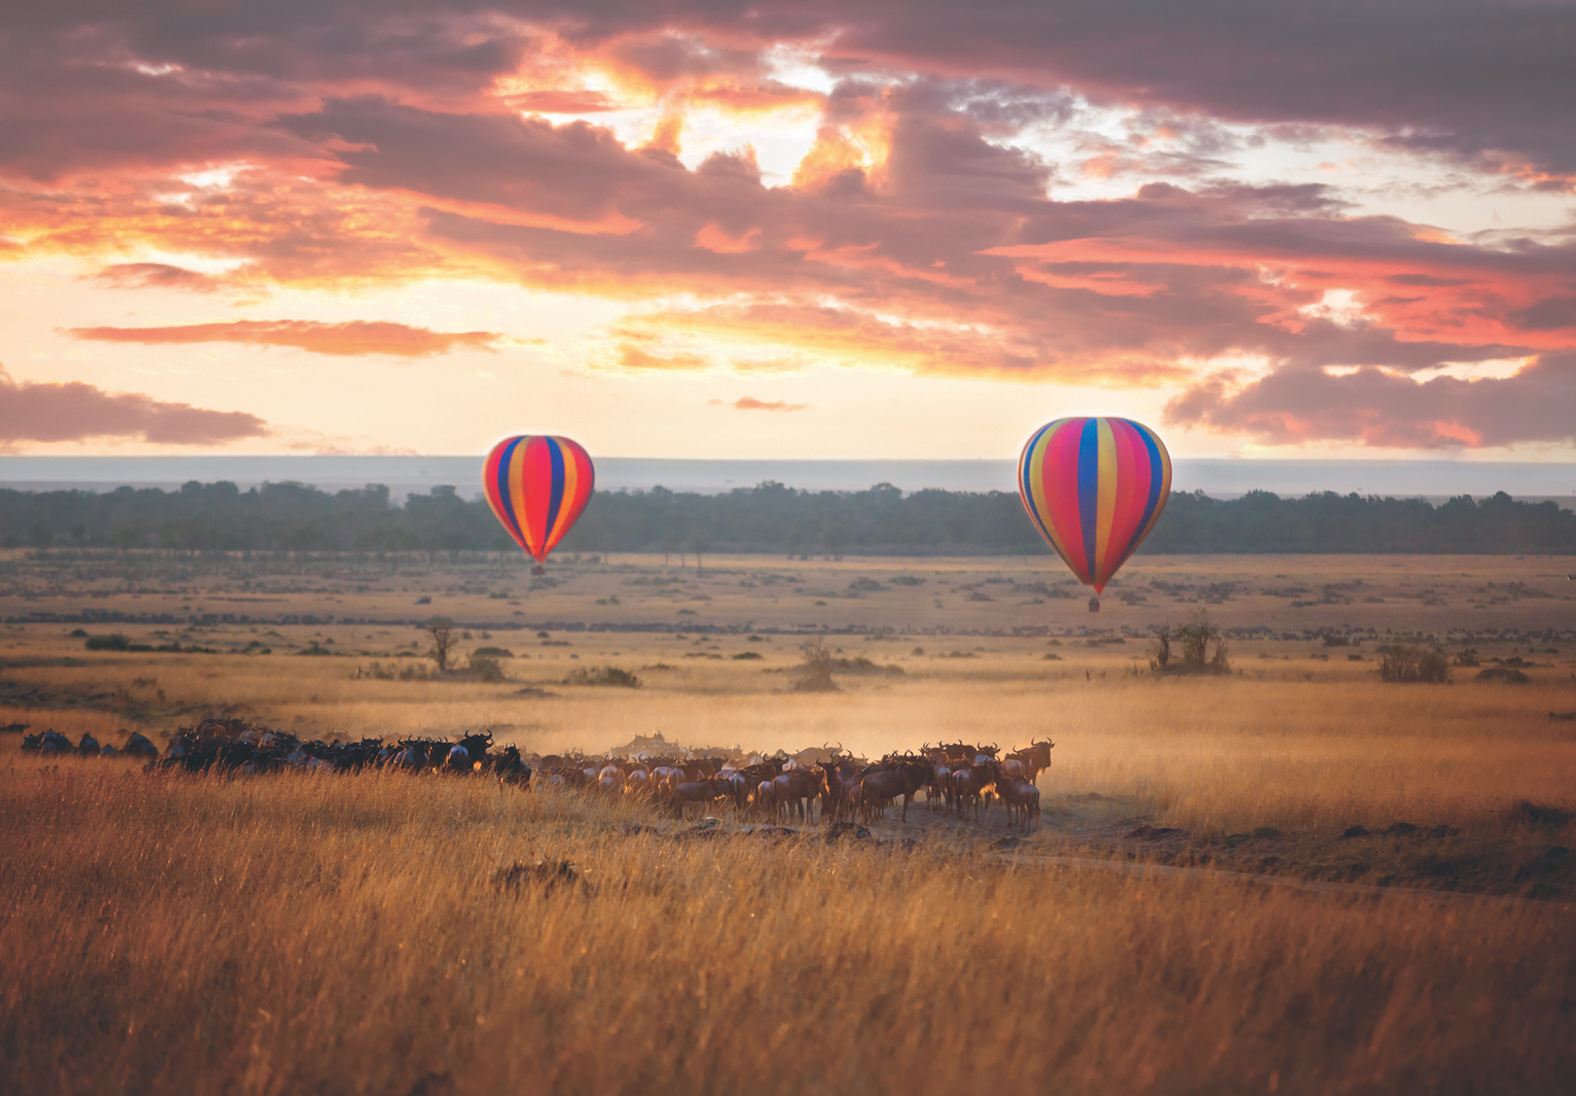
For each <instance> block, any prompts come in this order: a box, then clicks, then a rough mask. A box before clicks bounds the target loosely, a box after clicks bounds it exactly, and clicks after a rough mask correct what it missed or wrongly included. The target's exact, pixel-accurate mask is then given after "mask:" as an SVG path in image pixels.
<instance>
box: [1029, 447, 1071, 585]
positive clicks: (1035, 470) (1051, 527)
mask: <svg viewBox="0 0 1576 1096" xmlns="http://www.w3.org/2000/svg"><path fill="white" fill-rule="evenodd" d="M1055 434H1056V430H1055V429H1051V430H1046V431H1044V432H1043V433H1042V434H1041V435H1040V439H1039V441H1038V442H1036V443H1035V446H1034V450H1033V452H1031V453H1030V454H1029V489H1030V490H1031V491H1033V492H1034V512H1035V513H1036V514H1037V515H1039V516H1040V521H1041V523H1042V524H1043V526H1044V527H1045V535H1046V538H1047V539H1049V540H1050V542H1051V547H1052V548H1055V549H1056V551H1057V552H1058V553H1059V554H1060V555H1061V557H1062V559H1063V560H1064V561H1065V560H1066V559H1067V546H1066V545H1065V544H1063V543H1062V537H1061V533H1060V531H1059V530H1058V529H1057V528H1056V522H1055V521H1053V520H1052V519H1051V516H1050V515H1051V507H1050V503H1049V502H1047V501H1046V498H1045V454H1046V453H1047V452H1049V451H1050V448H1051V439H1052V438H1053V437H1054V436H1055Z"/></svg>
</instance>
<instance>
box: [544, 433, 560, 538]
mask: <svg viewBox="0 0 1576 1096" xmlns="http://www.w3.org/2000/svg"><path fill="white" fill-rule="evenodd" d="M547 452H548V454H549V456H550V457H551V458H552V462H553V479H552V484H553V492H552V494H551V495H550V496H549V497H548V500H547V523H546V524H545V525H543V526H542V538H543V539H542V544H543V547H545V546H546V544H547V539H546V538H548V537H550V536H552V535H553V526H555V525H557V524H558V508H559V507H560V506H562V505H563V502H564V447H563V446H561V445H559V444H558V439H557V438H548V439H547Z"/></svg>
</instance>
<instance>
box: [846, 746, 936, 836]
mask: <svg viewBox="0 0 1576 1096" xmlns="http://www.w3.org/2000/svg"><path fill="white" fill-rule="evenodd" d="M929 781H930V765H929V763H928V762H925V761H921V760H919V759H918V758H896V759H892V760H888V761H885V762H883V763H882V764H880V765H877V766H874V767H872V768H871V769H868V770H866V771H865V773H864V774H862V775H861V776H860V778H859V784H858V787H857V788H856V789H855V792H854V797H855V798H856V799H857V801H858V803H859V814H860V821H861V822H863V823H864V824H865V825H867V826H868V825H869V824H870V820H871V819H872V818H873V817H874V816H875V814H876V812H877V811H879V810H881V809H883V808H885V806H886V805H887V804H888V803H890V802H891V801H892V800H894V799H896V798H897V797H898V796H902V797H903V821H904V822H907V821H908V805H909V804H910V803H912V802H913V801H914V794H915V793H916V792H918V791H919V789H920V788H923V787H925V786H926V784H927V783H929Z"/></svg>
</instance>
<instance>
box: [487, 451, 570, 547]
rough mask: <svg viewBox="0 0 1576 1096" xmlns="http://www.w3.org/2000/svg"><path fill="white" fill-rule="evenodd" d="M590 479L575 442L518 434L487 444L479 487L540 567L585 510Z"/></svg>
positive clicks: (517, 540)
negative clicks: (485, 459)
mask: <svg viewBox="0 0 1576 1096" xmlns="http://www.w3.org/2000/svg"><path fill="white" fill-rule="evenodd" d="M594 478H595V475H594V473H593V471H592V468H591V458H590V457H589V456H587V455H586V451H585V450H584V449H582V448H580V446H579V445H577V444H576V443H575V442H572V441H570V440H569V439H568V438H559V437H551V436H548V435H542V434H536V435H533V434H524V435H521V436H520V437H517V438H505V439H504V440H503V441H501V442H499V443H498V444H497V445H495V446H493V450H492V452H491V453H488V454H487V466H486V469H485V471H483V473H482V487H483V489H484V490H485V491H486V492H487V504H488V505H489V506H491V507H492V512H493V513H494V514H495V515H497V518H498V520H499V521H500V522H502V523H503V527H504V528H505V529H507V530H508V531H509V535H510V536H511V537H513V538H514V542H515V543H516V544H518V545H519V546H520V547H521V548H524V549H525V551H526V553H527V554H528V555H529V556H530V557H531V558H532V559H534V560H536V563H537V567H538V568H540V567H541V565H542V563H543V562H545V561H546V559H547V553H549V552H551V551H552V550H553V547H554V546H555V545H556V544H557V543H558V542H559V541H560V540H562V539H563V538H564V534H565V533H567V532H569V527H570V526H571V525H573V524H574V523H575V519H576V518H578V517H579V516H580V511H582V510H584V509H585V508H586V501H587V500H588V499H589V498H590V497H591V486H592V481H593V480H594Z"/></svg>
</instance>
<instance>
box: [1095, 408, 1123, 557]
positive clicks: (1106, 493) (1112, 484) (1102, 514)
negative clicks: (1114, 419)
mask: <svg viewBox="0 0 1576 1096" xmlns="http://www.w3.org/2000/svg"><path fill="white" fill-rule="evenodd" d="M1095 444H1096V445H1098V446H1099V452H1100V475H1099V478H1098V480H1097V481H1096V483H1097V484H1098V486H1097V488H1096V489H1097V490H1098V491H1099V495H1098V496H1097V499H1096V502H1095V514H1096V517H1095V526H1094V559H1092V560H1090V561H1089V577H1090V578H1092V579H1094V583H1095V585H1096V586H1100V585H1104V583H1105V581H1106V580H1107V579H1109V578H1110V577H1111V558H1110V555H1111V526H1112V525H1113V524H1115V522H1116V480H1117V469H1116V435H1115V434H1114V433H1113V432H1112V430H1111V423H1110V422H1109V421H1108V420H1106V419H1099V420H1097V425H1096V428H1095Z"/></svg>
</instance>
